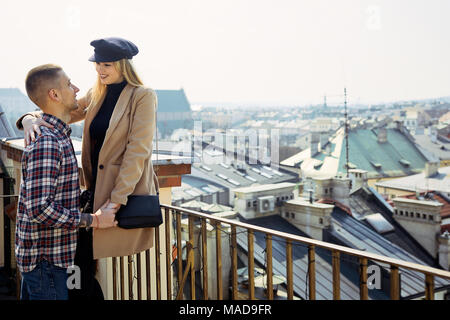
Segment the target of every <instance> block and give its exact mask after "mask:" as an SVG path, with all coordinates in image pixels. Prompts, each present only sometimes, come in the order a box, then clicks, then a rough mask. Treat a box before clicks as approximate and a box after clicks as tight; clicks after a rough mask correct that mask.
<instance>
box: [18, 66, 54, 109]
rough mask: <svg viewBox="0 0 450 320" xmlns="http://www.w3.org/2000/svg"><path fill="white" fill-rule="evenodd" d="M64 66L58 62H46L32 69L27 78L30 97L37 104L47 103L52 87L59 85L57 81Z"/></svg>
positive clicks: (26, 84) (26, 86)
mask: <svg viewBox="0 0 450 320" xmlns="http://www.w3.org/2000/svg"><path fill="white" fill-rule="evenodd" d="M61 71H62V68H61V67H60V66H58V65H56V64H44V65H41V66H37V67H35V68H33V69H31V70H30V71H29V72H28V74H27V77H26V79H25V88H26V90H27V94H28V97H29V98H30V99H31V101H33V102H34V103H35V104H36V105H37V106H39V107H41V106H42V105H43V104H44V103H45V99H46V96H47V94H48V91H49V90H50V89H53V88H55V87H59V84H58V82H57V80H58V78H59V76H60V72H61Z"/></svg>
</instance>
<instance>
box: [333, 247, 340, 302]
mask: <svg viewBox="0 0 450 320" xmlns="http://www.w3.org/2000/svg"><path fill="white" fill-rule="evenodd" d="M332 257H333V300H340V299H341V276H340V273H341V271H340V252H339V251H337V250H333V254H332Z"/></svg>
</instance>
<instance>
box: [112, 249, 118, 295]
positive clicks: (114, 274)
mask: <svg viewBox="0 0 450 320" xmlns="http://www.w3.org/2000/svg"><path fill="white" fill-rule="evenodd" d="M111 263H112V277H113V300H117V257H113V258H112V261H111Z"/></svg>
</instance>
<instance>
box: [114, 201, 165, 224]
mask: <svg viewBox="0 0 450 320" xmlns="http://www.w3.org/2000/svg"><path fill="white" fill-rule="evenodd" d="M116 220H117V222H118V226H119V227H120V228H124V229H136V228H154V227H158V226H159V225H161V224H162V222H163V218H162V214H161V207H160V205H159V194H157V195H130V196H128V202H127V204H126V205H125V206H122V207H121V208H120V209H119V211H118V212H117V213H116Z"/></svg>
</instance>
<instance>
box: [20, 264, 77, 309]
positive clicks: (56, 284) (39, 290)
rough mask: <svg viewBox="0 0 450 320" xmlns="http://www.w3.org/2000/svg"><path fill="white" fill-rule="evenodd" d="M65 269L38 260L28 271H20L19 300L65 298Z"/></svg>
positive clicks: (66, 290)
mask: <svg viewBox="0 0 450 320" xmlns="http://www.w3.org/2000/svg"><path fill="white" fill-rule="evenodd" d="M67 278H68V275H67V269H66V268H60V267H57V266H55V265H52V264H50V263H49V262H48V261H46V260H42V261H40V262H39V263H38V264H37V265H36V267H35V268H34V269H33V270H32V271H30V272H22V285H21V290H20V300H67V299H68V295H69V293H68V288H67Z"/></svg>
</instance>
